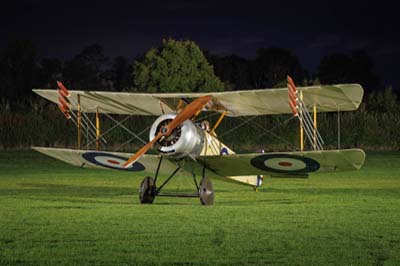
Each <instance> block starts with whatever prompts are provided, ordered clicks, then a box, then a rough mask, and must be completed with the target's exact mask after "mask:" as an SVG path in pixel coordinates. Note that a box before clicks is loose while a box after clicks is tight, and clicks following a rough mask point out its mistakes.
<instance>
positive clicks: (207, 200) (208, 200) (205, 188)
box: [199, 177, 214, 205]
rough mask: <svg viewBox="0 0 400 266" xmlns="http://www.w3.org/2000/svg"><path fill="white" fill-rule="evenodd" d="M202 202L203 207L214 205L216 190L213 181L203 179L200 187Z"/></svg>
mask: <svg viewBox="0 0 400 266" xmlns="http://www.w3.org/2000/svg"><path fill="white" fill-rule="evenodd" d="M199 195H200V202H201V204H202V205H213V204H214V189H213V185H212V183H211V180H210V179H208V178H207V177H203V178H202V179H201V182H200V186H199Z"/></svg>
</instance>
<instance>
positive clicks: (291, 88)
mask: <svg viewBox="0 0 400 266" xmlns="http://www.w3.org/2000/svg"><path fill="white" fill-rule="evenodd" d="M287 82H288V83H287V86H288V97H289V100H288V103H289V106H290V109H292V113H293V115H294V116H297V117H298V119H299V121H300V149H301V151H303V148H304V146H303V145H304V140H303V130H304V132H305V133H306V136H307V139H308V140H309V142H310V143H311V145H312V146H313V149H314V150H323V149H324V148H323V144H324V140H323V139H322V137H321V135H320V133H319V132H318V129H317V108H316V105H314V110H313V111H314V119H313V118H312V117H311V115H310V113H309V112H308V110H307V107H306V105H305V104H304V102H303V99H302V98H303V97H302V96H303V95H302V91H300V97H299V92H298V91H297V89H296V85H295V84H294V82H293V80H292V78H291V77H290V76H287Z"/></svg>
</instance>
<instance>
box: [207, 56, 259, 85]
mask: <svg viewBox="0 0 400 266" xmlns="http://www.w3.org/2000/svg"><path fill="white" fill-rule="evenodd" d="M209 60H210V62H211V63H212V64H213V65H214V69H215V74H216V75H217V76H218V77H219V78H220V79H221V80H222V81H223V82H224V83H225V84H226V83H229V84H232V89H239V90H243V89H249V88H251V85H250V65H251V63H250V60H247V59H244V58H242V57H239V56H237V55H230V56H225V57H218V56H211V55H210V59H209Z"/></svg>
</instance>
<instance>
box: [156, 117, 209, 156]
mask: <svg viewBox="0 0 400 266" xmlns="http://www.w3.org/2000/svg"><path fill="white" fill-rule="evenodd" d="M175 116H176V114H164V115H162V116H160V117H158V118H157V119H156V121H154V123H153V125H152V126H151V129H150V135H149V139H150V141H151V140H152V139H153V138H154V137H155V136H156V135H157V133H158V132H159V131H160V130H161V128H162V127H164V126H166V125H168V124H169V123H170V122H171V121H172V120H173V119H174V118H175ZM204 138H205V137H204V132H203V130H202V129H201V128H199V127H197V126H196V125H195V124H194V123H193V122H192V121H191V120H186V121H185V122H183V123H182V124H181V125H180V126H178V127H176V128H175V129H174V131H173V132H172V133H171V135H169V136H168V137H166V138H164V139H162V140H159V141H158V142H156V144H155V148H156V149H157V150H158V152H159V153H160V154H162V155H168V156H171V157H173V158H177V159H179V158H182V157H184V156H198V155H199V154H200V153H201V151H202V149H203V146H204Z"/></svg>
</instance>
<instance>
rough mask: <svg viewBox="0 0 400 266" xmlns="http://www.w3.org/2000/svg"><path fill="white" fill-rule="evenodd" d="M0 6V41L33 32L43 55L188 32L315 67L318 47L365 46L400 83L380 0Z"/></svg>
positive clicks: (136, 47) (392, 29)
mask: <svg viewBox="0 0 400 266" xmlns="http://www.w3.org/2000/svg"><path fill="white" fill-rule="evenodd" d="M14 2H15V3H14V4H2V7H1V10H0V34H1V36H2V37H1V39H0V47H3V46H4V45H5V44H6V43H7V42H8V41H9V40H12V39H16V38H29V39H33V40H34V41H35V43H36V44H37V45H38V47H39V49H40V54H41V55H42V56H44V57H58V58H62V59H68V58H70V57H72V56H73V55H75V54H77V53H78V52H79V51H80V50H81V49H82V48H83V47H84V46H86V45H89V44H92V43H99V44H101V45H102V46H103V47H104V49H105V53H106V54H107V55H108V56H111V57H113V56H117V55H124V56H127V57H129V58H133V57H134V56H136V55H138V54H140V53H142V52H144V51H146V50H147V49H149V48H150V47H155V46H158V45H159V44H160V42H161V39H162V38H165V37H173V38H176V39H190V40H193V41H195V42H196V43H198V44H199V45H200V47H201V48H203V49H207V50H209V51H210V52H211V53H214V54H219V55H228V54H232V53H235V54H238V55H240V56H243V57H247V58H254V56H255V52H256V49H257V48H259V47H269V46H277V47H285V48H289V49H291V50H292V51H293V52H294V53H295V54H296V55H297V56H299V58H300V61H301V63H302V64H303V65H304V66H305V68H306V69H308V70H309V71H314V70H315V69H316V66H317V65H318V62H319V60H320V59H321V57H322V56H323V55H326V54H330V53H334V52H348V51H351V50H354V49H364V50H366V51H367V52H368V53H369V54H370V55H371V56H372V57H373V59H374V61H375V65H376V68H377V71H378V73H379V74H380V75H381V77H382V78H383V79H384V81H385V84H393V85H395V87H396V88H397V87H398V86H399V85H400V77H399V75H398V74H399V71H398V69H400V68H399V62H400V36H399V33H400V31H399V25H400V23H399V22H398V20H399V11H398V9H396V8H395V6H394V4H392V3H390V2H385V1H375V2H371V3H368V1H351V0H347V1H342V0H336V1H331V2H329V1H322V0H320V1H293V2H289V1H279V0H278V1H251V0H247V1H246V0H242V1H217V0H215V1H176V0H175V1H151V0H147V1H127V2H121V1H112V0H109V1H107V2H102V1H96V2H91V1H90V2H89V1H83V0H82V1H75V0H69V1H59V0H58V1H57V0H53V1H14Z"/></svg>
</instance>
